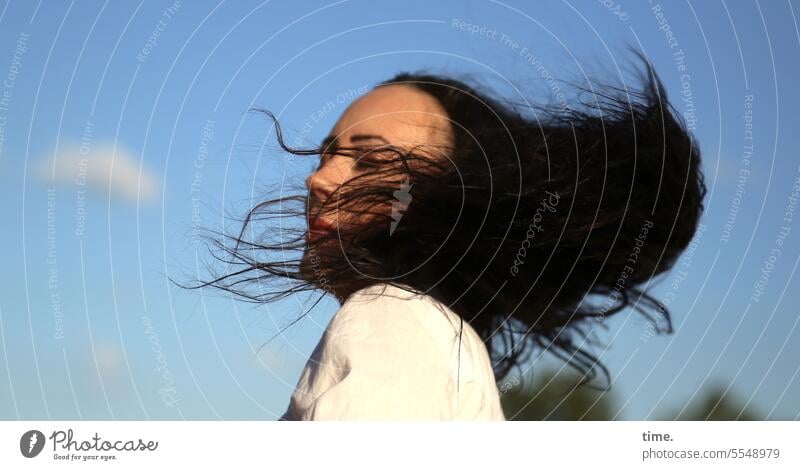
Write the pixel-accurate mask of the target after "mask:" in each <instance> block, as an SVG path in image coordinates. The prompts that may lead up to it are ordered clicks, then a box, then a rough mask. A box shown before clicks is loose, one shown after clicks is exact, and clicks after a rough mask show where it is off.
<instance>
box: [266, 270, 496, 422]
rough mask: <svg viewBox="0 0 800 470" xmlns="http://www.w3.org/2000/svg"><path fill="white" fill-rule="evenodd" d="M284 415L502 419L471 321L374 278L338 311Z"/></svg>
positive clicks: (483, 349)
mask: <svg viewBox="0 0 800 470" xmlns="http://www.w3.org/2000/svg"><path fill="white" fill-rule="evenodd" d="M462 327H463V330H462ZM459 333H461V335H460V337H461V338H460V341H459ZM459 345H460V348H459ZM281 419H287V420H505V417H504V415H503V410H502V408H501V407H500V396H499V393H498V390H497V385H496V382H495V377H494V373H493V371H492V365H491V362H490V359H489V354H488V352H487V350H486V346H485V345H484V343H483V341H482V340H481V338H480V337H479V336H478V334H477V333H476V332H475V330H474V329H473V328H472V327H471V326H470V325H469V323H467V322H466V321H464V322H461V321H460V317H459V316H458V315H457V314H456V313H454V312H453V311H452V310H450V309H449V308H447V307H446V306H444V305H443V304H441V303H440V302H438V301H436V300H434V299H433V298H432V297H430V296H427V295H415V294H411V293H409V292H407V291H405V290H402V289H400V288H397V287H394V286H391V285H388V284H375V285H372V286H370V287H367V288H364V289H361V290H359V291H357V292H355V293H354V294H353V295H351V296H350V297H349V298H348V299H347V300H346V301H345V302H344V304H343V305H342V307H341V308H340V309H339V311H338V312H336V314H335V315H334V316H333V318H332V319H331V321H330V323H329V324H328V327H327V328H326V330H325V333H324V334H323V336H322V339H321V340H320V342H319V344H318V345H317V347H316V348H315V349H314V352H313V353H312V354H311V357H310V358H309V360H308V363H307V364H306V366H305V369H304V370H303V372H302V375H301V376H300V380H299V381H298V383H297V387H296V389H295V391H294V393H293V394H292V398H291V401H290V403H289V408H288V409H287V410H286V413H285V414H284V415H283V417H282V418H281Z"/></svg>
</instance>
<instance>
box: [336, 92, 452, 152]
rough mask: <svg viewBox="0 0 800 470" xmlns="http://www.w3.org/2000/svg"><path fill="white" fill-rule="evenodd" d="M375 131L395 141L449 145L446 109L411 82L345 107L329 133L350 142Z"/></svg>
mask: <svg viewBox="0 0 800 470" xmlns="http://www.w3.org/2000/svg"><path fill="white" fill-rule="evenodd" d="M355 134H375V135H379V136H381V137H383V138H384V139H386V140H387V141H388V142H390V143H392V144H414V145H419V144H431V145H437V144H439V145H441V144H446V143H447V142H448V141H449V140H448V139H449V135H450V122H449V119H448V116H447V112H446V111H445V110H444V108H443V107H442V106H441V104H439V102H438V101H437V100H436V98H434V97H433V96H431V95H429V94H428V93H425V92H424V91H422V90H419V89H417V88H415V87H413V86H410V85H402V84H394V85H386V86H381V87H378V88H376V89H375V90H373V91H371V92H369V93H367V94H366V95H364V96H362V97H361V98H359V99H358V100H356V101H355V102H353V104H351V105H350V107H348V108H347V110H345V112H344V113H343V114H342V116H341V117H340V118H339V120H338V121H337V122H336V125H335V126H334V127H333V129H332V130H331V132H330V135H331V136H334V137H337V138H338V139H339V141H340V142H342V143H343V144H344V145H347V144H348V143H349V142H350V139H349V136H351V135H355Z"/></svg>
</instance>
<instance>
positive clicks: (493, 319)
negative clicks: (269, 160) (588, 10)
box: [195, 54, 706, 380]
mask: <svg viewBox="0 0 800 470" xmlns="http://www.w3.org/2000/svg"><path fill="white" fill-rule="evenodd" d="M637 55H638V54H637ZM638 57H639V58H640V59H641V60H642V61H643V62H644V64H645V67H644V71H642V70H639V75H638V78H639V84H638V85H639V86H637V87H635V88H631V87H630V86H617V85H609V84H603V85H597V84H593V85H592V86H589V87H579V86H576V88H575V89H576V90H577V91H578V93H577V95H576V96H577V99H575V100H573V102H570V103H561V104H556V105H539V104H530V103H524V104H519V103H517V104H511V103H510V102H509V101H508V100H506V101H503V100H501V99H500V98H496V97H495V94H494V93H492V92H491V91H487V90H481V89H479V87H478V86H473V85H470V84H468V83H466V82H465V81H462V80H456V79H454V78H450V77H444V76H441V75H435V74H428V73H402V74H399V75H397V76H395V77H394V78H392V79H390V80H387V81H385V82H383V83H381V84H379V85H378V86H389V85H396V84H403V85H406V86H412V87H415V88H417V89H418V90H422V91H424V92H425V93H428V94H429V95H431V96H433V97H434V98H435V99H436V100H437V101H438V102H439V103H440V104H441V105H442V106H443V108H444V109H445V110H446V112H447V115H448V117H449V119H450V120H451V123H452V132H453V134H452V135H453V137H454V139H453V145H452V146H451V147H448V148H441V149H440V153H439V155H432V154H431V152H429V151H426V152H422V151H416V150H415V149H411V150H409V149H401V148H395V147H392V146H390V145H386V146H380V147H374V146H373V147H337V148H331V147H323V146H320V147H317V148H293V147H290V146H288V145H286V143H285V142H284V138H283V135H282V133H281V127H280V125H279V124H278V122H277V120H276V118H275V116H274V115H273V114H271V113H270V112H269V111H266V110H263V109H259V110H257V111H259V112H263V113H265V114H266V115H267V116H269V117H270V118H271V119H272V120H273V122H274V125H275V131H276V137H277V141H278V143H279V144H280V146H281V148H282V149H283V150H284V151H286V152H288V153H291V154H293V155H330V154H334V153H335V154H338V155H346V156H349V157H352V158H356V159H358V161H359V165H361V166H363V167H364V168H367V170H366V171H365V172H364V173H363V174H362V175H360V176H357V177H355V178H353V179H351V180H349V181H347V182H346V183H345V184H343V185H342V186H341V187H340V188H339V189H338V190H336V191H335V192H334V193H333V194H332V195H331V196H330V197H329V198H328V199H327V200H326V201H321V202H322V204H321V206H320V207H313V208H310V207H308V204H307V198H306V193H305V189H304V188H297V191H296V192H295V193H293V194H290V195H285V192H286V188H285V187H284V188H282V191H283V192H284V195H281V196H279V197H275V198H270V199H268V200H265V201H264V202H262V203H260V204H258V205H256V206H255V207H253V208H252V209H251V210H250V211H249V213H248V214H247V216H246V217H245V218H244V220H243V224H242V228H241V231H240V232H239V233H237V234H233V235H224V236H221V237H219V236H217V237H211V238H210V241H211V243H212V244H213V246H214V247H215V248H217V249H218V250H214V251H215V252H216V253H217V256H218V257H219V259H220V260H223V261H224V262H225V263H227V266H228V269H227V271H226V273H225V274H222V275H213V278H212V279H211V280H208V281H204V282H201V283H199V284H198V285H196V286H195V287H205V286H213V287H216V288H220V289H223V290H225V291H228V292H231V293H234V294H236V295H237V296H239V297H241V298H243V299H245V300H249V301H253V302H271V301H275V300H278V299H281V298H284V297H286V296H289V295H292V294H295V293H298V292H301V291H311V290H313V291H318V292H321V295H324V294H325V292H327V293H331V294H333V295H338V294H337V293H340V292H353V291H355V290H357V289H360V288H362V287H366V286H369V285H372V284H376V283H386V284H392V285H395V286H398V287H401V288H403V289H406V290H412V291H415V292H421V293H426V294H428V295H431V296H433V297H434V298H435V299H437V300H439V301H440V302H442V303H443V304H445V305H447V306H448V307H450V308H451V309H452V310H453V311H455V312H456V313H458V314H459V316H460V317H461V319H462V321H467V322H469V324H470V325H472V327H473V328H474V329H475V330H476V331H477V332H478V333H479V334H480V336H481V337H482V338H483V339H484V340H485V342H486V344H487V347H488V349H489V351H490V354H491V356H492V360H493V362H494V367H495V374H496V378H497V379H498V380H500V379H502V378H503V377H505V376H506V375H507V374H508V373H509V372H510V371H511V370H512V368H513V367H514V366H518V365H520V364H521V363H522V362H524V361H525V360H527V359H528V358H529V355H530V353H531V352H533V351H534V350H536V349H537V347H539V348H544V349H546V350H548V351H550V352H552V353H553V354H555V355H557V356H558V357H560V358H562V359H564V360H565V361H567V363H569V364H570V365H572V366H574V367H576V368H577V369H579V370H580V371H581V372H583V373H584V377H587V378H593V377H595V376H596V375H597V372H598V370H599V371H602V372H603V373H605V375H606V376H607V371H606V369H605V367H604V366H603V365H602V364H600V363H599V362H598V361H597V359H596V356H595V355H593V354H592V352H591V351H590V348H588V347H587V346H586V345H587V344H591V341H590V340H591V336H592V328H593V325H594V324H595V322H596V321H602V320H603V319H605V318H607V317H609V316H611V315H613V314H615V313H617V312H619V311H621V310H623V309H625V308H626V307H632V308H633V309H634V310H636V311H638V312H640V313H641V314H643V315H644V316H645V317H646V318H647V319H649V321H651V322H652V324H653V326H654V327H655V328H656V331H671V329H672V327H671V320H670V315H669V312H668V311H667V309H666V308H665V306H664V305H662V304H661V303H660V302H659V301H657V300H656V299H655V298H654V297H653V296H651V295H649V294H648V293H647V292H646V289H645V287H643V286H645V285H646V284H647V283H648V281H649V280H650V279H651V278H653V277H654V276H656V275H657V274H659V273H662V272H664V271H666V270H668V269H669V268H670V267H671V266H672V265H673V263H674V262H675V260H676V259H677V258H678V256H679V255H680V253H681V251H682V250H683V249H684V248H685V247H686V246H687V245H688V244H689V242H690V241H691V239H692V237H693V235H694V232H695V228H696V225H697V222H698V219H699V217H700V214H701V211H702V200H703V197H704V195H705V192H706V188H705V185H704V183H703V176H702V173H701V170H700V152H699V149H698V145H697V142H696V141H695V140H694V138H693V136H692V134H691V133H690V132H689V130H688V129H687V127H686V125H685V123H684V122H683V120H682V119H681V117H680V115H679V113H677V112H676V110H675V109H674V108H673V106H672V105H671V104H669V102H668V100H667V96H666V92H665V89H664V86H663V84H662V83H661V81H660V79H659V78H658V76H657V75H656V73H655V71H654V69H653V68H652V66H651V65H650V64H649V62H648V61H647V60H645V59H644V57H643V56H641V55H638ZM398 181H399V182H400V183H399V184H398ZM387 205H388V206H390V207H392V209H393V210H392V211H391V214H388V213H387V212H386V211H374V213H373V214H372V215H373V218H372V220H373V222H372V223H371V225H370V227H364V228H363V230H359V231H358V233H359V236H358V237H350V238H344V237H341V236H339V234H337V233H333V234H331V235H330V236H331V237H335V238H336V243H338V244H339V247H340V249H339V250H338V255H335V256H334V255H331V254H330V251H331V250H329V249H328V250H322V249H319V248H320V244H322V243H330V242H331V240H330V239H325V238H321V239H316V240H306V237H305V233H306V222H307V219H310V220H311V221H313V220H314V218H315V217H316V216H318V215H319V213H321V212H324V211H326V210H330V208H333V207H335V210H337V211H338V213H340V214H341V213H342V212H343V211H345V212H347V211H350V212H354V213H361V214H363V213H365V212H369V211H370V208H371V207H386V206H387ZM376 218H378V219H376ZM375 220H379V222H377V223H376V222H375ZM218 235H219V234H218ZM326 253H327V254H326ZM340 300H341V299H340ZM587 341H588V342H587ZM587 380H588V379H587Z"/></svg>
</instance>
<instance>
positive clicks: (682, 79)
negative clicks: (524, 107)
mask: <svg viewBox="0 0 800 470" xmlns="http://www.w3.org/2000/svg"><path fill="white" fill-rule="evenodd" d="M796 6H797V5H796V4H795V3H794V2H789V1H776V2H763V1H762V2H755V1H729V2H718V1H708V2H699V1H690V2H663V3H661V4H659V3H658V2H656V1H648V2H644V1H642V2H625V3H622V2H597V1H588V0H587V1H576V2H561V1H546V2H536V3H535V4H533V2H522V1H513V2H512V1H509V2H493V1H470V2H449V1H448V2H430V1H425V2H422V1H410V2H368V1H341V2H335V3H334V2H318V1H308V2H288V1H279V0H275V1H271V2H270V1H267V2H245V1H237V2H222V3H219V2H211V1H192V2H189V1H178V2H176V1H165V2H156V1H151V2H141V3H140V2H135V1H132V2H101V1H82V2H67V1H62V2H27V1H21V0H20V1H8V2H5V3H3V5H2V6H1V7H0V25H1V26H0V44H2V47H0V78H2V79H3V80H4V82H2V84H0V88H1V89H0V129H2V133H0V145H2V146H0V183H1V184H0V195H1V196H2V199H3V201H4V202H3V209H4V211H5V212H6V214H7V216H6V219H5V220H6V223H5V224H4V230H2V232H0V241H2V244H3V246H6V247H7V248H9V249H8V251H7V252H6V255H5V259H4V262H3V263H2V268H0V280H1V281H2V285H3V289H2V296H0V320H2V321H1V322H0V341H2V348H0V417H2V418H6V419H8V418H23V419H46V418H55V419H79V418H83V419H111V418H114V419H145V418H150V419H162V418H175V419H180V418H189V419H218V418H219V419H273V418H274V417H276V416H277V415H280V414H281V413H282V412H283V410H284V409H285V407H286V404H287V402H288V399H289V396H290V394H291V392H292V389H293V387H294V385H295V383H296V380H297V378H298V376H299V374H300V371H301V369H302V366H303V364H304V363H305V360H306V358H307V356H308V354H309V353H310V352H311V350H312V348H313V346H314V344H315V343H316V341H317V340H318V338H319V336H320V334H321V332H322V330H323V329H324V326H325V325H326V323H327V321H328V319H329V318H330V316H331V315H332V314H333V313H334V311H335V309H336V304H335V303H334V302H332V301H326V302H324V303H323V304H322V305H321V306H320V307H319V308H317V309H316V310H314V311H313V313H312V314H311V315H310V316H309V317H308V318H306V319H305V320H304V321H302V322H301V323H300V324H298V325H297V326H295V327H293V328H291V329H290V330H288V331H287V332H286V334H285V335H284V336H283V337H281V338H279V339H278V340H276V341H273V342H271V343H269V344H268V345H267V346H265V347H264V348H263V349H261V350H260V351H257V350H258V348H259V346H261V345H262V344H263V343H264V341H266V340H267V339H268V338H269V337H270V336H272V334H274V333H275V332H276V331H277V329H278V327H280V326H282V325H286V324H287V323H288V322H289V321H290V320H291V319H292V318H293V317H294V316H295V315H297V314H298V313H299V312H300V311H302V308H303V301H304V300H306V299H301V298H294V299H289V300H286V301H284V302H281V303H279V304H274V305H269V306H254V305H250V304H244V303H240V302H236V301H234V300H233V299H230V298H227V297H225V296H224V295H220V294H219V293H213V292H206V293H201V292H198V291H183V290H181V289H178V288H176V287H175V286H174V285H172V284H170V283H169V282H168V280H167V276H171V277H174V278H179V279H181V278H183V279H190V278H191V276H193V275H195V276H196V275H198V274H200V275H202V274H204V273H205V267H206V263H207V262H208V261H209V258H208V256H207V255H206V253H205V252H204V250H203V246H202V245H201V244H198V243H197V242H196V240H195V239H194V238H193V234H194V228H195V227H198V226H201V227H206V228H215V229H230V230H235V229H236V228H237V226H236V224H235V222H232V221H231V220H230V219H229V218H227V217H226V214H227V215H242V214H243V212H244V211H245V210H246V209H247V208H249V207H250V206H251V205H252V204H254V203H255V202H257V201H258V200H259V198H260V197H261V196H263V194H264V189H265V188H268V187H270V186H271V185H276V184H277V185H281V184H285V185H292V184H294V185H296V184H301V183H302V181H303V178H304V177H305V175H306V174H307V173H308V172H309V171H310V170H311V168H312V164H313V162H312V161H310V160H305V159H303V158H300V157H293V158H286V157H285V156H283V155H282V154H281V153H280V152H279V151H278V150H277V145H276V144H275V140H274V134H273V133H272V131H271V127H270V126H269V122H268V121H267V120H265V119H264V118H263V117H261V116H259V115H257V114H253V113H248V112H247V110H248V109H250V108H252V107H264V108H268V109H271V110H272V111H274V112H275V113H276V114H277V115H278V116H279V117H280V119H281V122H282V123H283V126H284V130H285V132H286V137H287V140H288V141H289V142H290V143H305V144H314V143H317V142H318V141H319V140H321V139H322V137H324V136H325V135H326V133H327V131H328V130H329V129H330V127H331V126H332V125H333V123H334V122H335V120H336V118H337V117H338V115H339V114H340V113H341V112H342V111H343V110H344V109H345V108H346V106H347V104H348V103H349V102H351V101H352V99H353V97H355V96H358V95H359V94H361V93H363V92H364V90H366V89H369V87H371V86H373V85H374V84H375V83H377V82H379V81H381V80H385V79H386V78H389V77H391V76H392V75H394V74H395V73H397V72H400V71H406V70H420V69H427V70H433V71H437V72H444V73H456V74H467V75H469V76H471V77H474V78H476V79H477V80H479V81H480V82H481V83H484V84H486V85H489V86H492V87H494V88H495V89H497V90H498V91H500V92H502V93H505V94H506V95H507V96H511V97H512V98H517V99H521V97H519V96H516V97H515V96H513V91H514V86H516V87H519V89H522V90H526V93H527V94H526V96H527V97H529V98H530V99H536V100H546V99H547V98H548V92H550V91H552V90H553V82H550V81H548V80H547V74H548V73H549V74H551V75H552V76H554V77H556V78H558V79H564V80H573V81H575V80H580V79H581V77H582V76H583V74H587V75H588V76H599V77H601V78H604V77H608V78H614V77H615V76H616V75H618V74H621V76H622V77H623V78H630V75H629V74H627V73H626V72H620V71H619V70H620V69H619V68H618V67H623V71H624V66H625V65H626V64H629V63H630V59H631V57H630V55H629V54H627V53H626V49H625V46H626V45H627V44H630V45H633V46H635V47H637V48H641V49H642V50H643V51H644V52H645V54H646V55H647V56H648V57H649V58H650V60H651V61H652V62H653V64H654V66H655V68H656V70H657V71H658V72H659V74H660V75H661V77H662V79H663V80H664V82H665V85H666V87H667V89H668V92H669V93H670V97H671V99H672V101H673V102H674V103H675V106H676V107H677V109H678V110H679V111H680V112H681V113H684V114H685V116H686V117H688V118H691V119H692V125H693V127H694V131H695V135H696V137H697V138H698V140H699V142H700V146H701V150H702V152H703V158H704V162H703V164H704V171H705V172H706V176H707V181H708V186H709V194H708V198H707V211H706V214H705V216H704V218H703V221H702V223H703V226H702V231H701V232H700V233H699V234H698V236H697V237H696V239H695V242H694V243H693V245H692V248H691V249H690V250H689V251H688V252H687V253H686V254H685V255H684V258H683V259H682V260H681V261H680V264H679V265H678V266H677V267H676V270H675V271H674V272H673V273H672V274H671V275H669V276H667V277H665V278H663V279H661V280H660V282H658V283H657V285H656V286H655V287H654V290H653V292H654V293H655V294H656V296H657V297H658V298H660V299H662V300H666V301H667V302H668V303H669V304H670V305H669V306H670V307H671V309H672V311H673V314H674V318H675V326H676V328H677V332H676V334H674V335H671V336H651V335H650V334H649V333H648V330H647V328H646V324H645V323H644V321H643V320H641V319H640V318H638V317H637V316H635V315H630V314H626V313H624V314H621V315H619V316H618V317H616V318H614V320H613V321H612V322H611V323H610V328H609V329H608V330H607V331H603V332H601V333H600V335H601V337H602V339H603V340H605V341H606V343H608V345H609V347H608V348H607V350H599V351H598V352H600V353H601V354H602V356H603V359H604V361H605V363H606V364H607V365H608V367H609V369H610V370H611V372H612V376H613V378H614V387H615V388H616V391H618V392H619V395H618V396H620V397H622V398H623V403H620V405H621V406H622V411H621V414H620V417H622V418H627V419H643V418H657V417H659V416H660V414H661V413H665V412H668V411H669V410H674V409H680V408H681V407H683V406H684V405H685V404H686V403H687V401H689V400H690V399H691V398H692V396H693V394H694V393H695V391H696V390H703V389H704V387H706V386H711V385H715V384H719V383H721V384H724V385H726V386H727V385H730V387H731V388H730V391H731V393H733V394H734V395H735V396H736V397H737V398H738V399H740V400H742V401H749V403H750V404H751V405H752V406H754V407H755V409H757V410H758V411H759V412H760V414H761V415H763V416H769V417H771V418H779V419H795V418H796V417H797V416H798V413H800V401H798V399H797V397H798V396H800V379H799V378H798V377H797V375H798V370H799V369H798V368H799V367H800V364H799V363H798V361H797V357H800V331H798V330H799V329H800V328H798V318H800V316H798V309H797V307H796V305H798V300H800V294H798V287H800V284H799V283H798V280H797V277H796V268H797V265H798V261H800V243H798V238H799V237H800V221H798V220H797V215H796V214H797V211H796V209H795V204H796V201H794V200H793V199H791V198H790V196H791V194H792V192H793V191H796V189H793V185H794V184H796V183H795V181H796V180H797V178H798V177H800V158H798V156H797V152H796V150H795V149H796V148H798V144H800V135H799V134H800V133H798V132H797V129H798V128H800V122H798V121H799V120H798V117H797V116H796V112H795V110H796V109H797V104H798V98H800V97H799V96H798V90H797V88H796V86H795V85H796V83H798V82H800V69H799V68H798V65H797V62H798V61H797V58H798V57H800V56H799V55H798V52H800V34H799V33H798V27H797V21H796V17H797V14H796V10H797V8H796ZM562 86H563V85H562ZM746 115H747V116H748V117H747V118H745V116H746ZM750 131H752V134H749V132H750ZM750 137H752V138H750ZM751 146H752V147H751ZM82 159H83V160H82ZM109 175H110V176H109ZM793 201H794V202H793ZM787 212H789V214H788V215H787ZM726 224H727V227H726ZM787 229H788V230H787ZM545 362H546V361H545ZM540 366H542V367H544V366H543V365H541V364H540Z"/></svg>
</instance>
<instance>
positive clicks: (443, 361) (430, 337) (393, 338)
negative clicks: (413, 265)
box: [324, 283, 491, 379]
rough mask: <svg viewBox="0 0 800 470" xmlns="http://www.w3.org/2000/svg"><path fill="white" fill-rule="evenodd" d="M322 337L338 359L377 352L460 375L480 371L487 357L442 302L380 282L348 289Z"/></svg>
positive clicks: (471, 333)
mask: <svg viewBox="0 0 800 470" xmlns="http://www.w3.org/2000/svg"><path fill="white" fill-rule="evenodd" d="M324 341H325V342H326V343H329V347H333V348H334V349H335V351H336V355H337V356H339V357H340V359H343V356H347V357H350V358H352V357H354V356H364V355H367V354H380V355H382V356H383V357H386V358H391V357H395V358H396V359H397V360H398V361H399V360H403V361H414V362H416V363H417V367H437V368H443V369H448V370H451V371H453V375H455V376H460V377H461V378H462V379H463V378H470V377H473V376H474V375H475V374H479V375H480V374H482V372H478V371H482V370H483V369H485V368H486V364H484V363H487V362H488V361H489V358H488V356H487V351H486V347H485V345H484V343H483V341H482V339H481V338H480V337H479V335H478V334H477V332H475V330H474V329H473V328H472V327H471V326H470V325H469V323H468V322H467V321H463V320H462V319H461V317H460V316H459V315H457V314H456V313H455V312H453V311H452V310H451V309H450V308H448V307H447V306H446V305H444V304H442V303H441V302H439V301H437V300H436V299H434V298H433V297H432V296H429V295H426V294H421V293H415V292H412V291H410V290H405V289H404V288H401V287H397V286H393V285H390V284H384V283H379V284H374V285H371V286H369V287H366V288H364V289H361V290H359V291H357V292H355V293H354V294H352V295H351V296H350V297H349V298H348V299H347V300H346V301H345V303H344V304H343V305H342V306H341V308H340V309H339V311H337V312H336V314H335V315H334V316H333V318H332V319H331V322H330V324H329V325H328V328H327V330H326V332H325V338H324ZM489 367H491V366H489Z"/></svg>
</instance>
